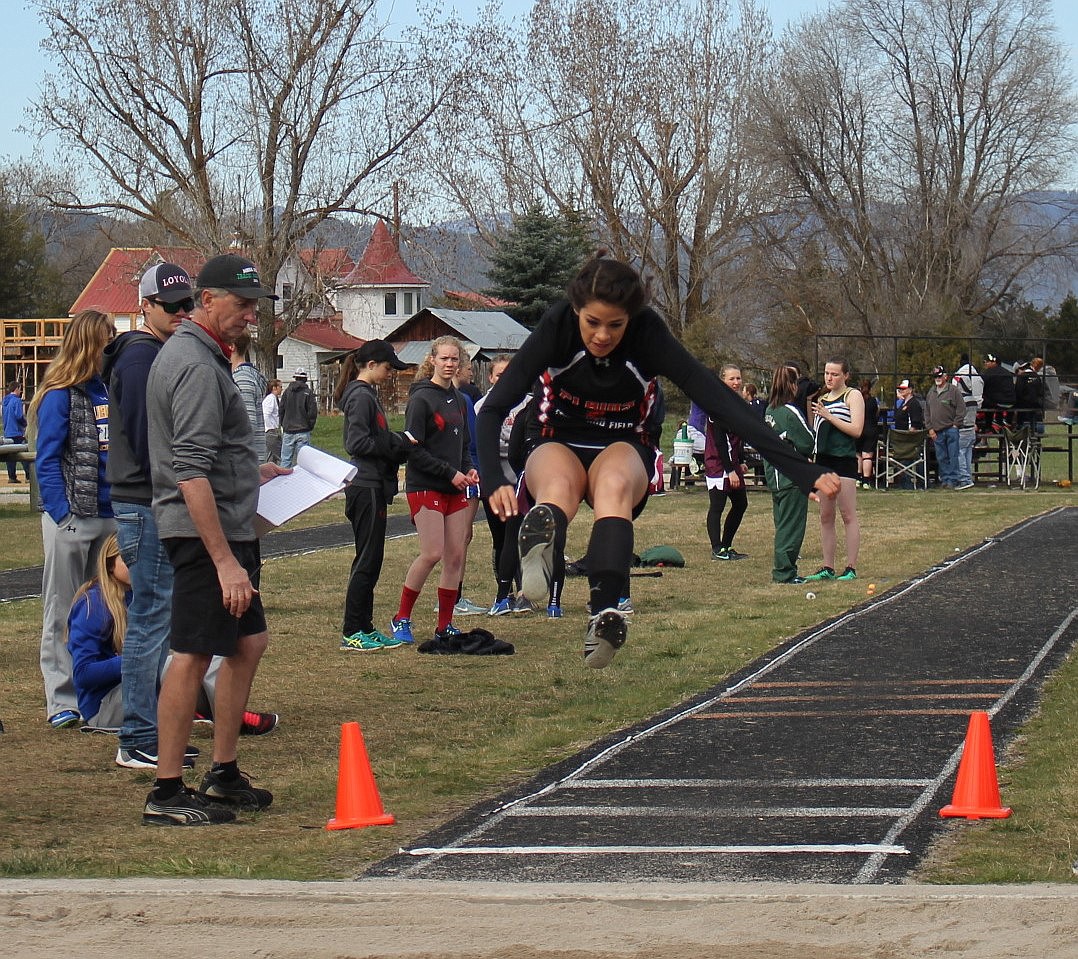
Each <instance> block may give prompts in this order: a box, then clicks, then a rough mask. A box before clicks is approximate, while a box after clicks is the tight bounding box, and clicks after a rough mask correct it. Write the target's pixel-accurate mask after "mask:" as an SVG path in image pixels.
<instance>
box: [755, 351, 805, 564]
mask: <svg viewBox="0 0 1078 959" xmlns="http://www.w3.org/2000/svg"><path fill="white" fill-rule="evenodd" d="M764 420H765V422H766V423H767V425H768V426H770V427H771V428H772V429H773V430H774V431H775V432H776V433H778V434H779V439H783V440H785V441H786V442H787V443H789V444H790V445H791V446H792V447H793V448H794V449H795V450H797V452H798V453H800V454H801V455H802V456H805V457H808V456H810V455H811V454H812V447H813V443H814V441H815V437H814V436H813V434H812V430H811V429H809V425H808V423H806V422H805V417H804V415H803V414H802V413H801V410H800V408H799V407H798V405H797V370H795V369H794V368H793V367H792V366H777V367H775V372H774V373H773V374H772V377H771V395H770V397H769V398H768V404H767V411H766V412H765V414H764ZM764 469H765V475H766V478H767V488H768V489H769V490H771V512H772V515H773V517H774V520H775V558H774V564H773V566H772V569H771V580H772V582H775V583H791V584H794V585H797V584H798V583H803V582H805V580H804V579H803V578H802V577H801V576H798V574H797V557H798V554H799V553H800V552H801V544H802V543H803V542H804V540H805V525H806V523H807V521H808V503H809V501H808V497H807V496H806V495H805V494H804V493H802V492H801V490H800V489H799V488H798V487H797V485H796V484H795V483H794V482H793V480H791V479H789V478H788V477H786V476H784V475H783V474H782V473H780V472H779V471H778V470H777V469H775V467H774V466H772V465H771V464H770V463H766V464H765V467H764Z"/></svg>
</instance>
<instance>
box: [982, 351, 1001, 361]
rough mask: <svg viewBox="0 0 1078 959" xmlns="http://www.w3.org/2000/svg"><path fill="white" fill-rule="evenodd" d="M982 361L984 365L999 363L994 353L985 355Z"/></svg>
mask: <svg viewBox="0 0 1078 959" xmlns="http://www.w3.org/2000/svg"><path fill="white" fill-rule="evenodd" d="M984 361H985V362H986V363H998V362H999V357H998V356H996V354H995V353H985V355H984Z"/></svg>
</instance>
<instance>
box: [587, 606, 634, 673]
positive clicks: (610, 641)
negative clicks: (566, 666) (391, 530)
mask: <svg viewBox="0 0 1078 959" xmlns="http://www.w3.org/2000/svg"><path fill="white" fill-rule="evenodd" d="M628 635H629V624H628V623H627V622H626V621H625V614H624V613H622V612H620V611H619V610H616V609H604V610H600V611H599V612H598V613H596V615H594V616H592V617H591V619H589V620H588V635H587V636H585V637H584V665H585V666H589V667H590V668H592V669H603V668H604V667H606V666H609V665H610V661H611V660H612V659H613V658H614V654H615V653H616V652H617V651H618V650H619V649H621V647H622V646H624V645H625V640H626V638H627V637H628Z"/></svg>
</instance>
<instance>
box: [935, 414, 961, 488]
mask: <svg viewBox="0 0 1078 959" xmlns="http://www.w3.org/2000/svg"><path fill="white" fill-rule="evenodd" d="M935 446H936V464H937V466H938V467H939V481H940V485H943V484H944V483H949V484H950V485H951V486H957V485H958V430H956V429H955V428H954V427H953V426H948V427H947V429H945V430H936V439H935Z"/></svg>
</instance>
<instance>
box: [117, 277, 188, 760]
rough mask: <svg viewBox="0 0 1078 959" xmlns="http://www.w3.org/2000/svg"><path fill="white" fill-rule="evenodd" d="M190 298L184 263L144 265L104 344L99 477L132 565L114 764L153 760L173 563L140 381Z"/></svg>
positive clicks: (122, 551) (125, 556)
mask: <svg viewBox="0 0 1078 959" xmlns="http://www.w3.org/2000/svg"><path fill="white" fill-rule="evenodd" d="M193 297H194V290H193V289H192V287H191V277H190V276H188V275H187V271H186V270H184V269H183V267H180V266H177V265H176V264H175V263H157V264H155V265H153V266H151V267H150V268H149V269H147V270H146V272H145V273H143V275H142V278H141V279H140V280H139V310H140V311H141V313H142V324H141V326H140V327H139V328H138V329H137V330H132V331H131V332H129V333H123V334H121V335H120V336H118V337H116V339H114V340H113V341H112V342H111V343H110V344H109V345H108V346H107V347H106V348H105V371H104V380H105V382H106V384H108V388H109V435H110V447H109V458H108V463H107V464H106V475H107V476H108V479H109V482H110V483H112V484H113V485H112V510H113V514H114V515H115V516H116V538H117V540H118V541H119V545H120V555H121V556H122V557H123V560H124V562H125V563H126V564H127V568H128V569H129V570H130V571H131V605H130V607H129V608H128V611H127V633H126V636H125V639H124V646H123V653H122V657H123V660H122V667H121V677H122V678H121V693H122V696H123V707H124V719H123V725H122V726H121V727H120V748H119V750H118V751H117V753H116V763H117V765H119V766H125V767H127V768H129V769H153V768H155V767H156V766H157V678H158V676H159V675H160V673H161V667H162V666H163V664H164V662H165V658H166V657H167V656H168V634H169V623H170V618H171V614H172V565H171V564H170V563H169V560H168V555H167V554H166V553H165V549H164V547H163V546H162V545H161V540H160V539H159V538H158V535H157V525H156V523H155V522H154V518H153V512H152V510H151V509H150V504H151V503H152V501H153V487H152V484H151V482H150V446H149V439H148V436H147V416H146V381H147V379H148V378H149V375H150V366H151V365H152V364H153V361H154V360H155V359H156V358H157V354H158V353H159V352H160V350H161V347H162V346H163V345H164V343H165V341H166V340H167V339H168V338H169V337H171V336H172V334H173V333H175V332H176V330H177V329H178V328H179V325H180V321H181V320H183V319H184V318H185V317H187V316H189V315H190V313H191V311H192V310H193V309H194V305H195V304H194V299H193ZM112 437H115V441H112V439H111V438H112Z"/></svg>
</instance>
